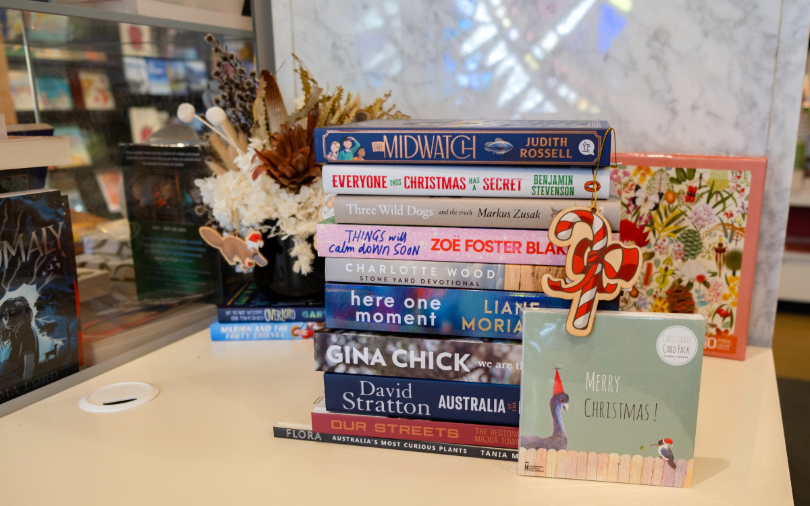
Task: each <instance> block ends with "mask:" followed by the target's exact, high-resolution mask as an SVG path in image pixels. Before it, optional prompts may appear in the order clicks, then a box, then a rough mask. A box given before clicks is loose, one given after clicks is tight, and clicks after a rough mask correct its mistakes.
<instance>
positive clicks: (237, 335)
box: [209, 322, 321, 341]
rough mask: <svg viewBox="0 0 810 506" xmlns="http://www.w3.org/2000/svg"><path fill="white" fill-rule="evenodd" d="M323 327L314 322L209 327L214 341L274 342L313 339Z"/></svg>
mask: <svg viewBox="0 0 810 506" xmlns="http://www.w3.org/2000/svg"><path fill="white" fill-rule="evenodd" d="M320 327H321V325H319V324H318V323H314V322H285V323H219V322H214V323H212V324H211V326H210V327H209V330H210V332H211V340H212V341H272V340H289V339H305V338H309V337H312V336H313V335H314V334H315V331H316V330H318V329H319V328H320Z"/></svg>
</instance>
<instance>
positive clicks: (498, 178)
mask: <svg viewBox="0 0 810 506" xmlns="http://www.w3.org/2000/svg"><path fill="white" fill-rule="evenodd" d="M593 186H594V182H593V173H592V171H591V170H590V169H571V168H566V169H558V168H532V167H513V168H503V167H497V168H492V167H480V166H465V165H455V166H452V167H448V166H435V165H433V166H413V165H351V164H340V165H334V164H332V165H329V164H327V165H325V166H324V168H323V189H324V193H335V194H348V195H432V196H452V197H512V198H539V199H543V198H548V199H553V198H577V199H588V198H591V191H590V190H589V189H590V188H593ZM596 190H597V193H596V197H597V198H599V199H606V198H608V195H609V192H610V168H608V167H606V168H603V169H599V171H598V172H597V176H596Z"/></svg>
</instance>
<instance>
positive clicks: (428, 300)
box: [326, 283, 618, 339]
mask: <svg viewBox="0 0 810 506" xmlns="http://www.w3.org/2000/svg"><path fill="white" fill-rule="evenodd" d="M570 306H571V301H570V300H566V299H559V298H556V297H549V296H548V295H545V294H542V293H527V292H506V291H491V290H462V289H455V288H421V287H414V286H385V285H344V284H337V283H327V284H326V325H327V326H328V327H330V328H342V329H357V330H375V331H385V332H413V333H419V334H441V335H450V336H463V337H491V338H496V339H521V338H522V335H523V326H522V323H521V316H522V311H523V310H524V309H526V308H531V307H534V308H541V307H553V308H566V309H567V308H569V307H570ZM603 306H604V308H614V309H615V308H618V301H617V300H615V299H614V300H612V301H608V302H606V303H603Z"/></svg>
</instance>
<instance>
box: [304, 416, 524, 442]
mask: <svg viewBox="0 0 810 506" xmlns="http://www.w3.org/2000/svg"><path fill="white" fill-rule="evenodd" d="M312 430H313V431H315V432H326V433H331V434H341V435H346V436H360V437H384V438H392V439H403V440H407V441H421V442H425V443H455V444H460V445H478V446H491V447H495V448H509V449H517V446H518V429H517V428H516V427H506V426H500V425H481V424H477V423H458V422H437V421H433V420H413V419H409V418H393V417H391V418H381V417H379V416H369V415H348V414H345V413H330V412H329V411H327V410H326V408H325V406H323V405H318V406H317V407H316V408H315V409H314V410H313V411H312Z"/></svg>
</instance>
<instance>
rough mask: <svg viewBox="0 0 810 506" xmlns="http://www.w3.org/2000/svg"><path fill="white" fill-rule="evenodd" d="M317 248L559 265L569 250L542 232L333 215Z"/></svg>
mask: <svg viewBox="0 0 810 506" xmlns="http://www.w3.org/2000/svg"><path fill="white" fill-rule="evenodd" d="M613 238H614V240H615V241H618V240H619V234H617V233H614V234H613ZM317 246H318V255H319V256H322V257H336V258H339V257H343V258H376V259H384V260H434V261H437V262H472V263H489V264H521V265H557V266H560V265H565V254H566V251H567V247H560V246H555V245H554V244H552V243H551V241H549V240H548V231H546V230H512V229H497V228H444V227H402V226H393V225H349V224H345V225H338V224H336V223H335V218H334V217H331V218H329V219H327V220H324V221H322V222H320V223H318V225H317Z"/></svg>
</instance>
